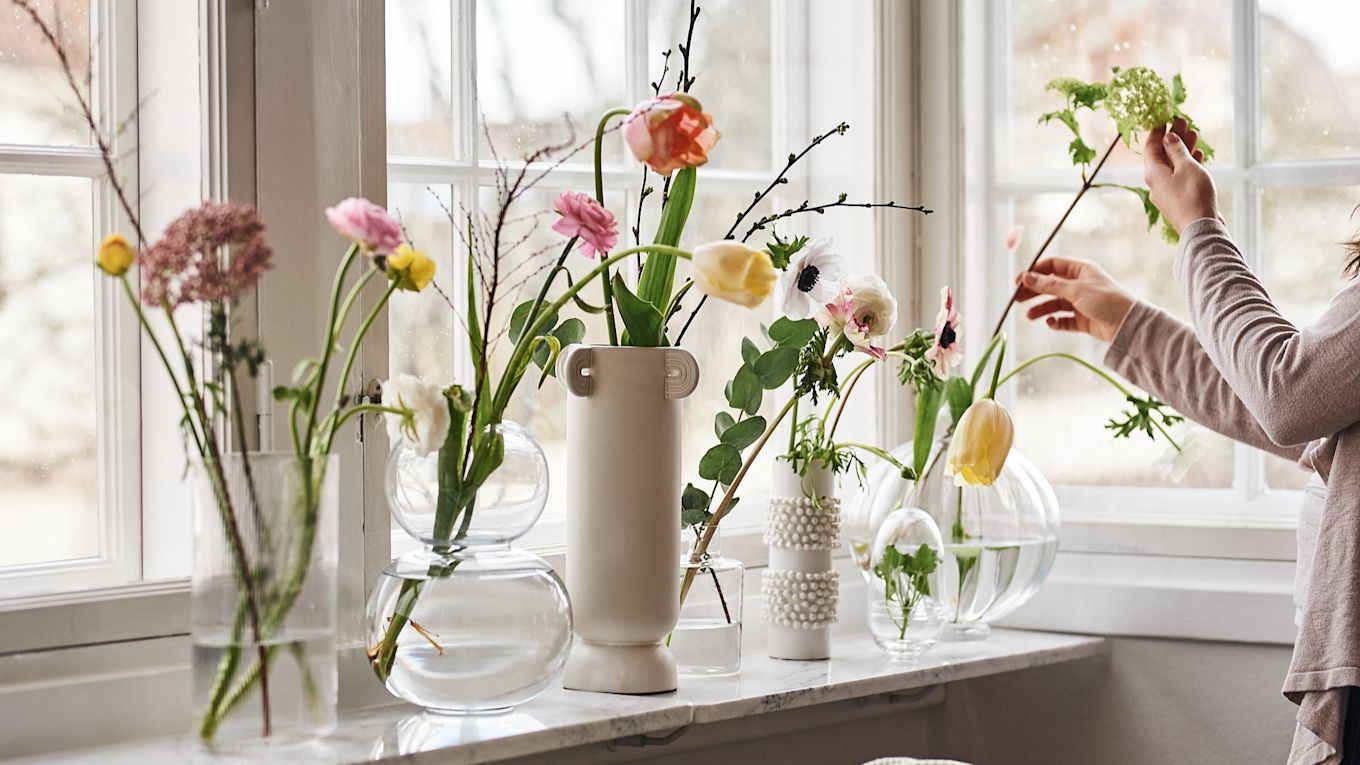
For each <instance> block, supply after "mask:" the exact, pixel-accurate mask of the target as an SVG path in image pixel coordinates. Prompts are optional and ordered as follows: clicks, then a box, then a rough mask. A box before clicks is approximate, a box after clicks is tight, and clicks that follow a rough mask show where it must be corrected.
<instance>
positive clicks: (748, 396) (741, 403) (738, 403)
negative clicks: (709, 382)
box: [727, 364, 763, 414]
mask: <svg viewBox="0 0 1360 765" xmlns="http://www.w3.org/2000/svg"><path fill="white" fill-rule="evenodd" d="M762 395H763V392H762V391H761V388H760V376H759V375H757V374H756V371H755V369H754V368H753V367H752V366H751V365H750V364H743V365H742V367H741V369H738V370H737V376H736V377H734V378H732V388H731V390H730V391H729V392H728V394H727V405H728V406H730V407H732V408H733V409H739V410H741V411H743V412H745V413H747V414H755V413H756V412H758V411H760V401H761V398H762Z"/></svg>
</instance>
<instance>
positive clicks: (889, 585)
mask: <svg viewBox="0 0 1360 765" xmlns="http://www.w3.org/2000/svg"><path fill="white" fill-rule="evenodd" d="M939 565H940V556H939V553H937V552H935V550H934V549H932V548H931V547H930V545H927V544H922V545H921V546H920V547H918V548H917V549H916V552H915V553H904V552H902V551H900V550H898V549H897V546H896V545H888V546H887V547H885V548H884V549H883V552H882V556H881V557H880V558H879V561H878V564H877V565H876V566H874V575H875V576H877V577H878V578H879V579H880V580H881V581H882V582H883V599H884V600H885V601H887V602H888V603H896V604H897V606H898V609H899V613H900V614H901V618H900V620H899V619H898V618H896V617H894V619H893V622H894V624H896V625H897V628H898V630H899V633H898V639H899V640H900V639H905V638H906V635H907V627H908V625H909V624H910V622H911V612H912V611H913V610H914V609H915V608H916V605H917V604H918V603H920V602H921V599H922V598H926V597H929V596H930V575H931V574H933V573H935V569H936V568H938V567H939Z"/></svg>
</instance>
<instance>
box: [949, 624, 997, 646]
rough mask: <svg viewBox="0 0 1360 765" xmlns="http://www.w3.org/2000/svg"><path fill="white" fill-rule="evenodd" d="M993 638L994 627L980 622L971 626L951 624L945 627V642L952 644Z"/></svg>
mask: <svg viewBox="0 0 1360 765" xmlns="http://www.w3.org/2000/svg"><path fill="white" fill-rule="evenodd" d="M991 636H992V626H991V625H990V624H982V623H980V622H976V623H969V624H955V623H952V622H951V623H949V624H946V625H944V635H943V636H942V637H943V639H944V640H947V641H949V642H951V643H966V642H970V641H974V640H986V639H987V638H989V637H991Z"/></svg>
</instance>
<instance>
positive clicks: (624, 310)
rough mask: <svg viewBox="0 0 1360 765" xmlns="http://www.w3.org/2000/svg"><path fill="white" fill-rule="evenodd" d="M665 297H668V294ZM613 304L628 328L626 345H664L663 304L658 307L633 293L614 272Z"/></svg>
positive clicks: (642, 346)
mask: <svg viewBox="0 0 1360 765" xmlns="http://www.w3.org/2000/svg"><path fill="white" fill-rule="evenodd" d="M652 257H653V258H655V257H656V256H655V255H653V256H652ZM649 262H650V261H649ZM667 297H668V298H669V295H668V296H667ZM614 305H615V306H616V307H617V308H618V309H619V316H620V317H621V318H622V319H623V326H625V327H627V328H628V340H627V343H626V344H627V345H633V346H637V347H641V348H658V347H661V346H664V345H666V335H665V328H666V317H665V315H663V314H662V313H661V312H662V311H663V310H665V306H664V305H663V306H661V307H660V308H658V307H657V306H656V305H655V304H653V303H650V302H648V301H646V300H643V299H642V298H640V297H638V296H637V295H634V294H633V292H632V291H631V290H629V289H628V285H627V284H626V283H624V281H623V277H622V276H620V275H618V274H614Z"/></svg>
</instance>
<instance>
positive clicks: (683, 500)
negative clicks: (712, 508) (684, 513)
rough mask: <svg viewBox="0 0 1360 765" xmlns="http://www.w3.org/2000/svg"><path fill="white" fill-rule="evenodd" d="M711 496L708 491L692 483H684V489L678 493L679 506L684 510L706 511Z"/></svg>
mask: <svg viewBox="0 0 1360 765" xmlns="http://www.w3.org/2000/svg"><path fill="white" fill-rule="evenodd" d="M712 501H713V500H712V498H710V497H709V496H708V492H706V491H704V490H703V489H700V488H698V487H696V486H695V485H694V484H692V483H689V484H685V491H684V492H683V493H681V494H680V507H682V508H684V509H685V510H701V511H707V510H708V506H709V504H710V503H711V502H712Z"/></svg>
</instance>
